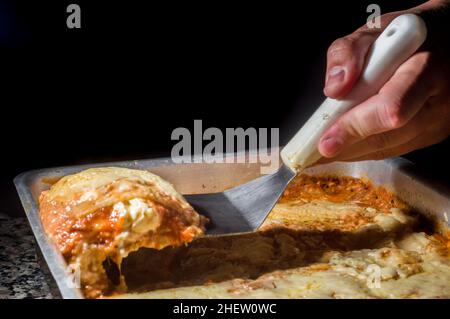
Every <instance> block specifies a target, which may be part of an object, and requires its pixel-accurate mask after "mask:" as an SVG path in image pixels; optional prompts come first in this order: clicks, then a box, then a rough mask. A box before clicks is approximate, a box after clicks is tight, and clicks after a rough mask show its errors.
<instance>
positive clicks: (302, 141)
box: [185, 14, 426, 235]
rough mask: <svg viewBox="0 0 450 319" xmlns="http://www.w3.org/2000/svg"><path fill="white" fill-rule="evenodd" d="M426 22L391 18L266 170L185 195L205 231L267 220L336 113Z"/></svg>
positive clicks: (410, 48)
mask: <svg viewBox="0 0 450 319" xmlns="http://www.w3.org/2000/svg"><path fill="white" fill-rule="evenodd" d="M425 38H426V27H425V23H424V22H423V20H422V19H421V18H419V17H418V16H416V15H413V14H405V15H401V16H399V17H397V18H396V19H394V20H393V21H392V22H391V23H390V24H389V26H388V27H387V28H386V29H385V30H384V31H383V33H381V35H380V36H379V37H378V38H377V40H376V41H375V42H374V44H373V45H372V47H371V49H370V51H369V53H368V55H367V57H366V64H365V67H364V70H363V72H362V74H361V76H360V78H359V80H358V83H357V84H356V85H355V86H354V88H353V90H352V91H351V92H350V93H349V94H348V95H347V96H346V97H345V99H343V100H334V99H330V98H327V99H326V100H325V101H324V102H323V103H322V104H321V105H320V106H319V108H318V109H317V110H316V112H315V113H314V114H313V115H312V116H311V118H310V119H309V120H308V121H307V122H306V124H305V125H304V126H303V127H302V128H301V129H300V131H298V132H297V134H296V135H295V136H294V137H293V138H292V140H291V141H290V142H289V143H288V144H287V145H286V146H285V147H284V149H283V150H282V151H281V158H282V160H283V165H282V166H281V167H280V169H279V170H278V171H277V172H276V173H275V174H272V175H266V176H263V177H260V178H257V179H255V180H253V181H250V182H248V183H246V184H243V185H240V186H237V187H234V188H232V189H230V190H227V191H224V192H222V193H213V194H200V195H187V196H185V197H186V199H187V200H188V201H189V202H190V203H191V204H192V205H193V206H194V208H196V209H197V211H198V212H199V213H200V214H203V215H205V216H206V217H208V218H209V219H210V221H211V222H210V224H209V227H208V229H207V234H208V235H219V234H229V233H241V232H250V231H254V230H256V229H257V228H258V227H259V226H261V224H262V223H263V222H264V220H265V219H266V217H267V215H268V214H269V212H270V211H271V210H272V208H273V206H274V205H275V203H276V202H277V201H278V199H279V197H280V196H281V194H282V193H283V191H284V190H285V188H286V186H287V185H288V184H289V182H290V181H291V180H292V179H293V178H294V177H295V176H296V175H297V174H298V173H299V172H300V171H302V170H303V169H304V168H305V167H307V166H309V165H311V164H314V163H315V162H316V161H317V160H318V159H319V158H320V157H321V156H320V154H319V152H318V150H317V143H318V141H319V139H320V137H321V135H322V133H323V132H324V131H325V130H326V129H327V128H328V127H329V125H330V124H332V123H333V122H334V121H335V120H336V119H337V118H338V117H339V116H340V115H341V114H343V113H344V112H346V111H347V110H349V109H350V108H352V107H353V106H356V105H357V104H359V103H361V102H362V101H364V100H366V99H367V98H369V97H370V96H372V95H374V94H376V93H377V92H378V91H379V90H380V88H381V87H382V86H383V85H384V83H386V81H387V80H388V79H389V78H390V77H391V76H392V75H393V74H394V72H395V70H397V68H398V67H399V66H400V65H401V64H402V63H403V62H404V61H406V60H407V59H408V58H409V57H410V56H411V55H412V54H413V53H414V52H416V50H417V49H418V48H419V47H420V46H421V45H422V43H423V42H424V41H425Z"/></svg>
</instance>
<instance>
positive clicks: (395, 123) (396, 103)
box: [379, 99, 407, 129]
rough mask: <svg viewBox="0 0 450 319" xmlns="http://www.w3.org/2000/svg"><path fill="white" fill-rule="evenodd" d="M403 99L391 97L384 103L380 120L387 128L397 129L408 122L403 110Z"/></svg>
mask: <svg viewBox="0 0 450 319" xmlns="http://www.w3.org/2000/svg"><path fill="white" fill-rule="evenodd" d="M403 105H404V103H403V101H402V99H390V100H389V102H387V103H385V104H384V107H383V108H381V114H379V117H380V121H381V123H382V124H383V126H385V127H386V128H387V129H396V128H400V127H402V126H403V125H404V124H405V123H406V120H407V119H406V117H405V114H404V112H403Z"/></svg>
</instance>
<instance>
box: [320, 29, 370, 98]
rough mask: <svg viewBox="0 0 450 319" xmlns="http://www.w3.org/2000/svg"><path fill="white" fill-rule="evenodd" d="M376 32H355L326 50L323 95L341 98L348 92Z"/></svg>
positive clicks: (358, 73)
mask: <svg viewBox="0 0 450 319" xmlns="http://www.w3.org/2000/svg"><path fill="white" fill-rule="evenodd" d="M377 36H378V32H368V31H367V30H365V31H356V32H354V33H352V34H350V35H348V36H346V37H343V38H340V39H337V40H336V41H334V42H333V43H332V44H331V46H330V47H329V48H328V52H327V71H326V80H325V88H324V93H325V95H326V96H328V97H331V98H335V99H337V98H342V97H344V96H345V95H346V94H348V93H349V92H350V90H351V89H352V87H353V85H354V84H355V82H356V81H357V80H358V77H359V75H360V74H361V70H362V68H363V66H364V59H365V56H366V54H367V52H368V50H369V48H370V46H371V44H372V43H373V42H374V41H375V39H376V37H377Z"/></svg>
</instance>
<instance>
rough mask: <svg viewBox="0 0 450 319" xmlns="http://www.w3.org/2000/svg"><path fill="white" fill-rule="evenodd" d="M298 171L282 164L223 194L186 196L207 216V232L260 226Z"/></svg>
mask: <svg viewBox="0 0 450 319" xmlns="http://www.w3.org/2000/svg"><path fill="white" fill-rule="evenodd" d="M294 176H295V173H294V172H293V171H292V170H291V169H290V168H288V167H287V166H285V165H283V166H281V168H280V169H279V170H278V171H277V172H276V173H274V174H271V175H266V176H262V177H259V178H257V179H254V180H252V181H250V182H248V183H245V184H242V185H239V186H237V187H234V188H232V189H229V190H226V191H225V192H222V193H211V194H198V195H185V198H186V200H187V201H188V202H189V203H190V204H191V205H192V206H193V207H194V208H195V209H196V210H197V212H198V213H200V214H202V215H204V216H206V217H208V218H209V219H210V223H209V224H208V225H207V232H206V233H207V235H223V234H235V233H243V232H251V231H254V230H256V229H258V227H259V226H261V224H262V223H263V222H264V220H265V219H266V217H267V215H268V214H269V213H270V211H271V210H272V208H273V206H274V205H275V204H276V202H277V201H278V199H279V198H280V196H281V195H282V194H283V192H284V190H285V188H286V186H287V185H288V184H289V182H290V181H291V180H292V179H293V178H294Z"/></svg>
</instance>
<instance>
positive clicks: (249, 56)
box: [0, 0, 450, 215]
mask: <svg viewBox="0 0 450 319" xmlns="http://www.w3.org/2000/svg"><path fill="white" fill-rule="evenodd" d="M148 2H149V1H148ZM153 2H154V4H145V5H144V4H143V3H144V1H134V2H131V1H126V2H125V1H123V2H114V1H81V0H73V1H29V2H28V1H27V2H25V1H14V2H13V1H4V0H3V1H1V2H0V49H1V50H0V57H1V58H2V59H1V61H2V63H1V67H0V78H1V80H0V81H1V83H2V84H1V87H0V107H1V110H2V112H3V116H2V117H1V118H2V125H1V135H2V142H3V145H2V152H1V156H2V160H3V162H2V164H3V165H2V170H1V172H0V190H1V193H0V198H1V199H0V212H6V213H10V214H15V215H17V214H21V213H22V210H21V207H20V204H19V201H18V197H17V195H16V193H15V189H14V186H13V184H12V179H13V178H14V176H16V175H17V174H18V173H20V172H22V171H25V170H29V169H34V168H41V167H51V166H60V165H73V164H81V163H90V162H101V161H110V160H124V159H138V158H151V157H160V156H169V155H170V150H171V148H172V146H173V145H174V142H172V141H171V140H170V135H171V132H172V130H173V129H174V128H176V127H180V126H183V127H188V128H192V127H193V120H194V119H202V120H203V126H204V128H206V127H211V126H215V127H219V128H226V127H244V128H247V127H257V128H258V127H269V128H270V127H280V135H281V136H280V138H281V143H282V144H284V143H286V142H287V141H288V140H289V137H290V136H291V135H292V134H293V133H294V132H295V131H296V130H297V129H298V128H299V127H300V126H301V125H302V123H303V122H304V121H305V120H306V119H307V118H308V116H309V115H310V114H311V113H312V112H313V110H314V109H315V108H316V107H317V106H318V105H319V104H320V102H321V101H322V99H323V94H322V86H323V78H324V71H325V52H326V48H327V47H328V45H329V44H330V43H331V42H332V41H333V40H334V39H336V38H338V37H340V36H343V35H345V34H347V33H350V32H352V31H353V30H354V29H356V28H357V27H359V26H360V25H362V24H364V23H365V21H366V18H367V16H368V13H366V7H367V5H368V4H370V3H372V2H373V1H311V2H307V1H296V3H295V4H287V3H279V2H270V3H267V4H262V3H261V2H253V3H251V2H247V3H245V4H244V3H243V2H241V1H239V2H230V1H207V2H206V1H205V2H198V1H195V2H194V1H182V2H181V1H180V2H174V1H170V2H169V1H166V2H155V1H152V3H153ZM420 2H421V1H377V4H379V5H380V6H381V10H382V13H385V12H388V11H393V10H399V9H406V8H409V7H411V6H414V5H417V4H418V3H420ZM69 3H77V4H79V5H80V6H81V21H82V22H81V23H82V28H81V29H72V30H70V29H68V28H67V27H66V17H67V15H68V14H67V13H66V7H67V5H68V4H69ZM430 125H432V123H430ZM448 145H449V143H448V141H447V142H444V143H442V144H440V145H438V146H434V147H431V148H428V149H425V150H421V151H418V152H414V153H412V154H409V155H408V156H406V157H408V158H410V159H412V160H413V161H414V162H416V163H417V164H418V165H419V166H421V167H423V168H424V169H425V170H427V171H428V172H430V174H432V175H434V176H436V178H439V179H444V180H448V178H449V176H450V174H449V170H448V168H447V162H448V161H449V157H448V156H447V155H446V152H445V150H446V149H447V148H448Z"/></svg>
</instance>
